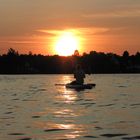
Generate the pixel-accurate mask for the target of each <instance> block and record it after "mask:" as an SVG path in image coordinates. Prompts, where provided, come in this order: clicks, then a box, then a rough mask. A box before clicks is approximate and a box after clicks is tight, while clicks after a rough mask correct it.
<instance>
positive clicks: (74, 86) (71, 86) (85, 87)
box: [65, 84, 96, 89]
mask: <svg viewBox="0 0 140 140" xmlns="http://www.w3.org/2000/svg"><path fill="white" fill-rule="evenodd" d="M95 86H96V84H83V85H78V84H66V85H65V87H66V88H72V89H92V88H93V87H95Z"/></svg>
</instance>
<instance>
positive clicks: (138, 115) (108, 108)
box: [0, 74, 140, 140]
mask: <svg viewBox="0 0 140 140" xmlns="http://www.w3.org/2000/svg"><path fill="white" fill-rule="evenodd" d="M72 80H73V76H72V75H3V76H0V140H90V139H100V140H108V139H111V140H120V139H122V140H135V139H136V140H137V139H140V85H139V83H140V75H139V74H136V75H133V74H128V75H127V74H126V75H123V74H120V75H118V74H112V75H111V74H110V75H91V76H87V78H86V81H85V82H86V83H96V87H95V88H93V89H92V90H89V89H88V90H82V91H76V90H72V89H66V88H65V87H64V86H55V84H65V83H68V82H70V81H72Z"/></svg>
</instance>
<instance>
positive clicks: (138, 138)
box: [122, 136, 140, 140]
mask: <svg viewBox="0 0 140 140" xmlns="http://www.w3.org/2000/svg"><path fill="white" fill-rule="evenodd" d="M122 139H123V140H140V136H135V137H124V138H122Z"/></svg>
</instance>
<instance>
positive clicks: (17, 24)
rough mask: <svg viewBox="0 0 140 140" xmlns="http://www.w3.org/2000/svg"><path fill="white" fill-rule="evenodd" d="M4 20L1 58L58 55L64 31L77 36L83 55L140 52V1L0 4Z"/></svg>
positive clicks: (11, 0)
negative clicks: (11, 51) (9, 51)
mask: <svg viewBox="0 0 140 140" xmlns="http://www.w3.org/2000/svg"><path fill="white" fill-rule="evenodd" d="M0 17H1V18H0V54H2V53H5V52H6V51H7V49H8V48H10V47H12V48H14V49H16V50H18V51H19V53H28V52H29V51H32V52H33V53H37V54H38V53H41V54H44V55H48V54H49V55H52V54H55V53H56V52H54V47H55V46H54V41H55V40H54V38H56V37H57V36H58V34H57V32H61V31H63V30H75V31H76V32H77V36H79V37H80V38H81V43H80V44H81V45H80V50H79V51H80V53H83V52H90V51H92V50H95V51H102V52H114V53H118V54H122V52H123V51H124V50H128V51H129V52H130V53H131V54H135V53H136V52H137V51H140V29H139V25H140V0H0Z"/></svg>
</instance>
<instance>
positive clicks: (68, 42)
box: [55, 31, 80, 56]
mask: <svg viewBox="0 0 140 140" xmlns="http://www.w3.org/2000/svg"><path fill="white" fill-rule="evenodd" d="M79 43H80V41H79V38H78V36H76V33H75V32H73V31H63V32H62V33H61V34H60V35H59V36H58V38H57V39H56V43H55V52H56V54H58V55H60V56H70V55H72V54H73V53H74V51H75V50H78V48H79Z"/></svg>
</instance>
